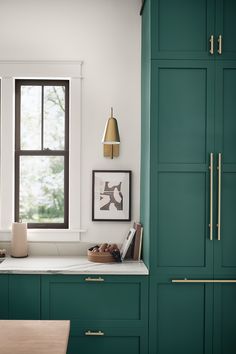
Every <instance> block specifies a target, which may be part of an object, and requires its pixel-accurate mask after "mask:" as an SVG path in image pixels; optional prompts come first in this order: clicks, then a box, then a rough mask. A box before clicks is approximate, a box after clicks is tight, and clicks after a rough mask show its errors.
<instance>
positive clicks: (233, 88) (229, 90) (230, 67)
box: [214, 61, 236, 277]
mask: <svg viewBox="0 0 236 354" xmlns="http://www.w3.org/2000/svg"><path fill="white" fill-rule="evenodd" d="M235 102H236V62H235V61H231V62H227V61H225V62H224V61H222V62H217V63H216V125H215V126H216V151H218V152H221V153H222V173H221V175H222V183H221V201H222V205H221V232H220V241H218V240H215V242H214V250H215V251H214V252H215V256H214V263H215V265H214V271H215V276H216V277H222V276H224V275H232V277H235V276H236V260H235V254H236V238H235V233H236V218H235V215H236V154H235V151H236V139H235V136H236V119H235V117H236V109H235ZM217 183H218V182H217ZM216 208H218V205H217V204H216ZM216 223H217V221H216Z"/></svg>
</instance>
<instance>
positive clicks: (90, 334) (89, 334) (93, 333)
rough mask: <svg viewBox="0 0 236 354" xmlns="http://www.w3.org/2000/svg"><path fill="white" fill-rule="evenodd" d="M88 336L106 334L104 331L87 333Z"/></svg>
mask: <svg viewBox="0 0 236 354" xmlns="http://www.w3.org/2000/svg"><path fill="white" fill-rule="evenodd" d="M85 335H86V336H104V335H105V333H104V332H102V331H98V332H92V331H87V332H85Z"/></svg>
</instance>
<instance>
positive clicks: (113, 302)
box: [41, 275, 148, 354]
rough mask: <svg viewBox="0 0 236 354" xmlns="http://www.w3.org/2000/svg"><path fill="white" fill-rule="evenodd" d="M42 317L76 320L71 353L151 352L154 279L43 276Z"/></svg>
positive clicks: (135, 353) (73, 324) (134, 353)
mask: <svg viewBox="0 0 236 354" xmlns="http://www.w3.org/2000/svg"><path fill="white" fill-rule="evenodd" d="M41 303H42V319H48V320H65V319H67V320H70V321H71V330H70V340H69V348H68V353H69V354H77V353H81V354H83V353H84V354H85V353H86V354H87V353H93V352H94V351H97V352H98V353H101V352H102V353H110V352H114V353H116V352H117V353H118V351H119V352H120V351H121V350H122V352H124V353H127V354H128V353H129V354H146V353H148V349H147V348H148V277H146V276H98V275H89V276H82V275H81V276H80V275H76V276H74V275H72V276H70V275H66V276H63V275H49V276H43V277H42V301H41Z"/></svg>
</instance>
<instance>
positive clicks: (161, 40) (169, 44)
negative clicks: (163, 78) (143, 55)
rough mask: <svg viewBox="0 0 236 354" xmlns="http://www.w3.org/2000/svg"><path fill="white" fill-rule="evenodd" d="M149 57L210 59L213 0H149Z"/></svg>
mask: <svg viewBox="0 0 236 354" xmlns="http://www.w3.org/2000/svg"><path fill="white" fill-rule="evenodd" d="M151 12H152V33H153V43H152V44H153V48H152V58H155V59H171V58H183V59H190V58H195V59H205V58H209V57H210V54H209V38H210V35H211V34H214V1H213V0H198V1H196V0H156V1H152V11H151Z"/></svg>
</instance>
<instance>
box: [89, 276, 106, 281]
mask: <svg viewBox="0 0 236 354" xmlns="http://www.w3.org/2000/svg"><path fill="white" fill-rule="evenodd" d="M85 281H94V282H95V281H98V282H101V281H104V279H103V278H101V277H98V278H90V277H88V278H85Z"/></svg>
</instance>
